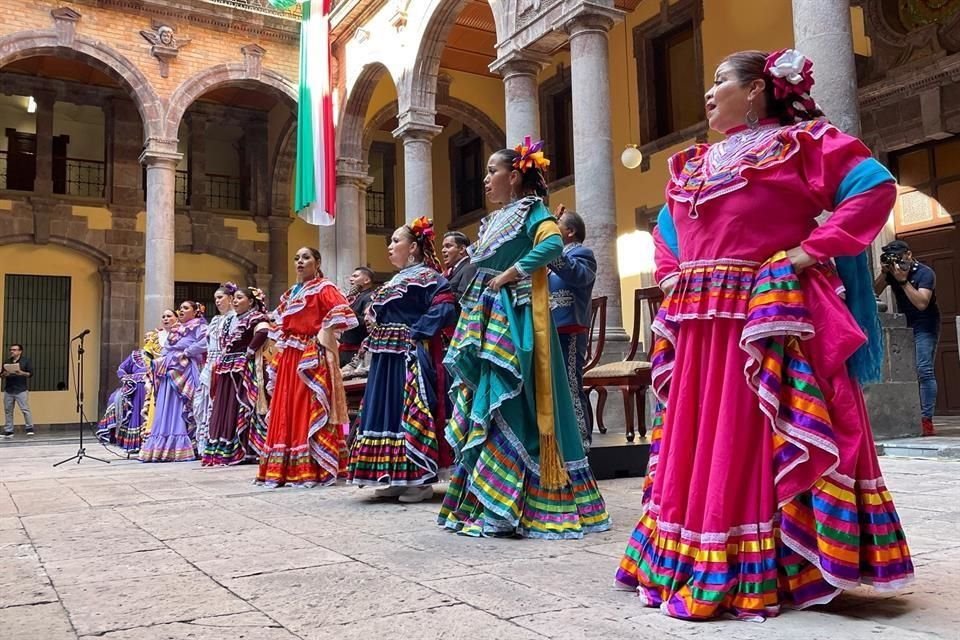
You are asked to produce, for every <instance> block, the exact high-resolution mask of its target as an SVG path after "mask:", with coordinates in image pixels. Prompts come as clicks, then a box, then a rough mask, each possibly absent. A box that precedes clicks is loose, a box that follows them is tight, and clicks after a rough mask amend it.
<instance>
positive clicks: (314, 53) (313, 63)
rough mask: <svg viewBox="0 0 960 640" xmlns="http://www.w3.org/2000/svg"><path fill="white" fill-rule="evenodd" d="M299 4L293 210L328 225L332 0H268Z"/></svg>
mask: <svg viewBox="0 0 960 640" xmlns="http://www.w3.org/2000/svg"><path fill="white" fill-rule="evenodd" d="M270 4H271V5H273V6H274V7H276V8H278V9H290V8H292V7H293V6H295V5H296V4H299V5H300V7H301V14H302V19H301V24H300V99H299V104H298V107H297V164H296V167H295V168H294V175H295V176H296V187H295V191H294V208H295V209H296V211H297V214H298V215H299V216H300V217H301V218H303V220H304V221H306V222H308V223H310V224H314V225H332V224H333V220H334V206H335V203H336V195H337V175H336V138H335V134H334V130H333V96H332V95H331V88H330V5H331V4H333V0H270Z"/></svg>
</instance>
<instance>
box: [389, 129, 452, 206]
mask: <svg viewBox="0 0 960 640" xmlns="http://www.w3.org/2000/svg"><path fill="white" fill-rule="evenodd" d="M417 115H418V116H419V117H416V116H417ZM415 118H416V119H415ZM428 119H429V122H428ZM435 119H436V116H435V115H434V114H429V116H427V115H426V114H412V113H411V112H407V113H403V114H400V126H399V127H397V128H396V130H394V132H393V137H394V138H400V139H401V140H403V186H404V192H405V193H404V209H405V211H406V220H407V222H410V221H412V220H415V219H417V218H419V217H420V216H427V217H428V218H433V153H432V152H433V138H434V137H435V136H436V135H437V134H438V133H440V132H441V131H442V130H443V127H440V126H438V125H436V124H434V122H433V121H434V120H435Z"/></svg>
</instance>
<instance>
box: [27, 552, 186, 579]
mask: <svg viewBox="0 0 960 640" xmlns="http://www.w3.org/2000/svg"><path fill="white" fill-rule="evenodd" d="M43 566H44V568H45V569H46V570H47V574H49V576H50V579H51V580H53V583H54V584H55V585H57V586H60V585H68V584H79V583H84V582H109V581H115V580H130V579H133V578H149V577H152V576H161V575H169V574H177V573H189V572H191V571H193V567H191V566H190V564H189V563H188V562H187V561H186V560H184V559H183V558H181V557H180V556H179V555H177V553H176V552H174V551H172V550H170V549H155V550H151V551H141V552H134V553H116V554H105V555H102V556H96V557H82V558H67V559H61V560H55V561H50V562H45V563H44V565H43Z"/></svg>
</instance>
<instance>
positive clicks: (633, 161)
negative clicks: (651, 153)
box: [620, 144, 643, 169]
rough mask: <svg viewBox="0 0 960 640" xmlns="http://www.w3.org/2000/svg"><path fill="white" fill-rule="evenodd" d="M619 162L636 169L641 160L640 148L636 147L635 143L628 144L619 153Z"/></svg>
mask: <svg viewBox="0 0 960 640" xmlns="http://www.w3.org/2000/svg"><path fill="white" fill-rule="evenodd" d="M620 162H622V163H623V166H625V167H626V168H627V169H636V168H637V167H639V166H640V163H641V162H643V154H642V153H640V149H637V145H635V144H628V145H627V148H626V149H624V150H623V153H621V154H620Z"/></svg>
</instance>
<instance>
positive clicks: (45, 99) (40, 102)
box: [33, 89, 57, 111]
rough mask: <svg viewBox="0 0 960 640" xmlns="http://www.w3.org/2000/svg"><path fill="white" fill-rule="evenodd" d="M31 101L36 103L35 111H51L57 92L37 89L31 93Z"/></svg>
mask: <svg viewBox="0 0 960 640" xmlns="http://www.w3.org/2000/svg"><path fill="white" fill-rule="evenodd" d="M33 101H34V102H36V103H37V111H40V110H41V109H43V110H47V109H51V110H52V109H53V105H54V103H56V101H57V92H56V91H54V90H53V89H37V90H35V91H34V92H33Z"/></svg>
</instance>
